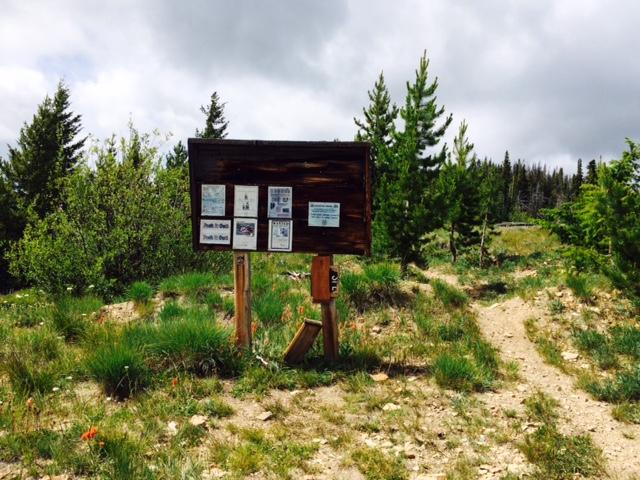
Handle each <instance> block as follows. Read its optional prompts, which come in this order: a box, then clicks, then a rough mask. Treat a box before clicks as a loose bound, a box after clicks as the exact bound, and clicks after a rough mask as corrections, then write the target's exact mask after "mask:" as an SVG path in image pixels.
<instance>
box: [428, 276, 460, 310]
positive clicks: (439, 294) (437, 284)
mask: <svg viewBox="0 0 640 480" xmlns="http://www.w3.org/2000/svg"><path fill="white" fill-rule="evenodd" d="M431 287H433V293H434V294H435V296H436V298H438V299H439V300H440V301H441V302H442V304H443V305H444V306H445V307H453V308H463V307H465V306H466V305H467V303H469V297H467V295H466V294H465V293H463V292H461V291H460V290H458V289H457V288H455V287H453V286H451V285H449V284H448V283H447V282H443V281H442V280H438V279H435V280H432V281H431Z"/></svg>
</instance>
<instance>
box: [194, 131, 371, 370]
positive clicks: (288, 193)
mask: <svg viewBox="0 0 640 480" xmlns="http://www.w3.org/2000/svg"><path fill="white" fill-rule="evenodd" d="M189 174H190V185H191V221H192V232H193V247H194V249H196V250H200V251H205V250H218V251H220V250H233V252H234V254H233V261H234V281H235V314H236V341H237V344H238V345H240V346H243V347H250V346H251V334H252V329H251V325H252V324H251V265H250V260H249V252H252V251H256V252H284V253H286V252H306V253H315V254H317V255H318V256H317V257H315V258H314V263H313V265H312V272H314V271H318V272H320V271H321V273H322V281H321V282H319V283H318V282H317V281H316V282H313V281H312V296H313V298H314V301H316V302H317V303H320V304H321V309H322V319H323V321H322V332H323V337H324V346H325V357H326V358H327V360H330V361H334V360H335V359H337V357H338V346H339V345H338V322H337V318H336V306H335V296H336V295H337V289H338V278H339V277H338V274H337V271H336V270H335V269H332V263H333V255H334V254H348V255H367V256H368V255H370V254H371V158H370V146H369V144H367V143H361V142H271V141H259V140H210V139H202V138H190V139H189ZM312 276H313V275H312ZM317 289H319V290H318V291H316V290H317ZM304 332H308V333H309V335H311V334H314V335H317V334H318V328H317V325H312V324H309V325H308V326H307V328H306V329H304V331H303V332H301V335H299V336H297V337H296V338H300V339H301V340H300V341H301V342H302V343H301V345H306V344H309V347H310V346H311V344H310V343H309V341H311V342H312V341H313V339H311V340H309V339H310V338H311V337H310V336H308V335H307V334H306V333H304ZM313 338H315V337H313ZM302 340H304V341H302ZM294 350H295V352H296V353H295V355H293V356H292V357H291V358H294V359H297V358H300V352H301V351H302V350H301V349H294ZM303 354H304V352H303V353H302V355H303Z"/></svg>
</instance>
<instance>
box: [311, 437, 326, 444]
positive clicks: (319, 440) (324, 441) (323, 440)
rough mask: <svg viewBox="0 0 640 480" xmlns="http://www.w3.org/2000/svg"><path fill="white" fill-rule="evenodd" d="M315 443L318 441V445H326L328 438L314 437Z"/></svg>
mask: <svg viewBox="0 0 640 480" xmlns="http://www.w3.org/2000/svg"><path fill="white" fill-rule="evenodd" d="M313 443H317V444H318V445H326V444H327V439H326V438H314V439H313Z"/></svg>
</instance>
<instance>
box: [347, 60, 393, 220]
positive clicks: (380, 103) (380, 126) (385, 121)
mask: <svg viewBox="0 0 640 480" xmlns="http://www.w3.org/2000/svg"><path fill="white" fill-rule="evenodd" d="M367 93H368V96H369V101H370V103H369V107H368V108H366V109H365V108H363V109H362V113H363V115H364V120H359V119H357V118H354V119H353V120H354V122H355V124H356V125H357V127H358V133H357V134H356V141H358V142H369V143H370V144H371V160H372V162H373V165H374V169H373V178H372V189H373V199H374V208H373V211H374V217H375V212H376V211H377V209H378V206H377V200H378V197H377V196H376V191H377V190H378V182H379V179H380V178H382V177H383V176H384V175H385V174H386V172H387V166H386V165H384V164H383V163H382V160H383V159H387V158H388V157H389V156H388V155H384V154H382V155H380V154H379V153H380V152H381V151H382V150H384V149H388V148H390V147H391V143H392V140H393V138H392V137H393V134H394V131H395V121H396V119H397V118H398V107H397V106H396V105H395V104H392V103H391V97H390V95H389V90H388V89H387V86H386V85H385V82H384V74H383V73H382V72H380V76H379V77H378V80H377V81H376V82H375V84H374V85H373V90H372V91H369V92H367Z"/></svg>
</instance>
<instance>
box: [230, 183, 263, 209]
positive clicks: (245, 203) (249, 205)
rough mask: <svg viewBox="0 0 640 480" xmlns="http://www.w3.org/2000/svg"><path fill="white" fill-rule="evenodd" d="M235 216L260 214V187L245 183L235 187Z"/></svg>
mask: <svg viewBox="0 0 640 480" xmlns="http://www.w3.org/2000/svg"><path fill="white" fill-rule="evenodd" d="M233 216H234V217H257V216H258V187H255V186H244V185H236V186H235V187H234V198H233Z"/></svg>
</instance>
